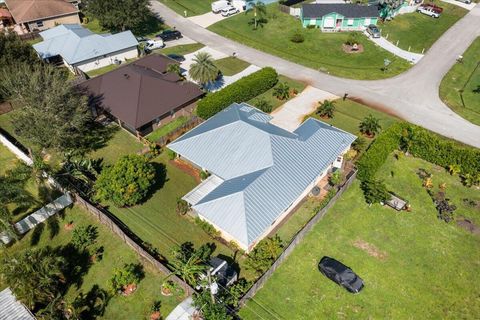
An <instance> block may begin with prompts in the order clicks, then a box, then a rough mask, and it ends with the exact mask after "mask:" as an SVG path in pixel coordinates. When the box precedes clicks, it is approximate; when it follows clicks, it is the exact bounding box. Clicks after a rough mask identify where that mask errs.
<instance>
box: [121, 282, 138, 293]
mask: <svg viewBox="0 0 480 320" xmlns="http://www.w3.org/2000/svg"><path fill="white" fill-rule="evenodd" d="M136 290H137V285H136V284H135V283H132V284H129V285H127V286H125V287H123V291H122V294H123V295H124V296H129V295H131V294H132V293H134V292H135V291H136Z"/></svg>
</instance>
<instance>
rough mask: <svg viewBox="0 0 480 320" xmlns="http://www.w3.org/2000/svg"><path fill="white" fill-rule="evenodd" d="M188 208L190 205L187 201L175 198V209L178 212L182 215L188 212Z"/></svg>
mask: <svg viewBox="0 0 480 320" xmlns="http://www.w3.org/2000/svg"><path fill="white" fill-rule="evenodd" d="M188 209H190V206H189V205H188V202H187V201H185V200H183V199H180V198H179V199H177V207H176V208H175V210H176V211H177V213H178V214H181V215H184V214H186V213H187V212H188Z"/></svg>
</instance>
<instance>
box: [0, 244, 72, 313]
mask: <svg viewBox="0 0 480 320" xmlns="http://www.w3.org/2000/svg"><path fill="white" fill-rule="evenodd" d="M65 264H66V261H65V259H64V258H63V257H62V256H59V255H58V254H57V253H56V252H54V251H53V250H52V249H51V248H50V247H45V248H42V249H27V250H25V251H22V252H21V253H19V254H17V255H15V256H9V255H5V256H4V258H3V259H2V261H1V263H0V274H1V276H2V279H3V280H4V281H5V283H6V284H7V285H8V286H9V287H10V288H11V289H12V291H13V292H14V293H15V296H16V297H17V299H19V300H20V301H22V302H23V303H25V304H26V305H27V306H28V307H29V308H30V309H33V308H34V307H35V305H37V304H40V305H48V304H49V303H51V302H52V301H54V300H55V299H56V298H57V296H58V294H59V293H60V292H61V290H62V287H63V286H64V282H65V280H64V276H63V273H62V267H63V266H64V265H65Z"/></svg>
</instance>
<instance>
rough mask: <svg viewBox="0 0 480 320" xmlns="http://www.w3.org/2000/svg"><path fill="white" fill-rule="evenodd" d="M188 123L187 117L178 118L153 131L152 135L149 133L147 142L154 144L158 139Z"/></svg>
mask: <svg viewBox="0 0 480 320" xmlns="http://www.w3.org/2000/svg"><path fill="white" fill-rule="evenodd" d="M187 122H188V117H186V116H180V117H178V118H176V119H174V120H172V121H170V122H169V123H167V124H165V125H163V126H161V127H160V128H157V129H155V130H154V131H153V132H152V133H150V134H149V135H148V136H147V137H146V138H147V140H148V141H151V142H155V141H157V140H158V139H160V138H162V137H164V136H166V135H167V134H169V133H170V132H172V131H173V130H175V129H177V128H178V127H180V126H182V125H184V124H185V123H187Z"/></svg>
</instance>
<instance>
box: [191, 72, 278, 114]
mask: <svg viewBox="0 0 480 320" xmlns="http://www.w3.org/2000/svg"><path fill="white" fill-rule="evenodd" d="M277 82H278V74H277V72H276V71H275V69H273V68H269V67H268V68H263V69H261V70H258V71H257V72H254V73H252V74H250V75H248V76H246V77H243V78H241V79H240V80H238V81H236V82H234V83H232V84H231V85H228V86H226V87H225V88H223V89H222V90H220V91H217V92H215V93H212V94H209V95H207V96H206V97H205V98H204V99H202V100H201V101H200V102H199V103H198V107H197V115H198V116H199V117H200V118H203V119H205V120H206V119H208V118H210V117H211V116H213V115H215V114H217V113H218V112H220V111H222V110H223V109H225V108H226V107H228V106H229V105H231V104H232V103H235V102H237V103H240V102H245V101H248V100H250V99H252V98H255V97H256V96H258V95H259V94H262V93H264V92H265V91H267V90H268V89H271V88H273V86H275V85H276V84H277Z"/></svg>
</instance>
